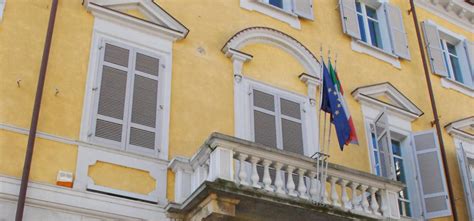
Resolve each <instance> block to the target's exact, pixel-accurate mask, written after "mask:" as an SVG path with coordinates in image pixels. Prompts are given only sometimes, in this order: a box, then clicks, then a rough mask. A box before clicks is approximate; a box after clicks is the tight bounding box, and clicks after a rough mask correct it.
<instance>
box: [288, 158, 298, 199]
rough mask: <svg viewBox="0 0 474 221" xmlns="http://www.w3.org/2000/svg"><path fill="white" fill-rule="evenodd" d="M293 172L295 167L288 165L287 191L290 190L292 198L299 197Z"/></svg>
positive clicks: (289, 193)
mask: <svg viewBox="0 0 474 221" xmlns="http://www.w3.org/2000/svg"><path fill="white" fill-rule="evenodd" d="M293 170H295V167H293V166H290V165H288V166H287V167H286V172H287V177H288V178H287V182H286V189H287V190H288V195H290V196H297V194H296V191H295V182H293Z"/></svg>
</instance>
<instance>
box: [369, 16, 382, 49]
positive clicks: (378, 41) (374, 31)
mask: <svg viewBox="0 0 474 221" xmlns="http://www.w3.org/2000/svg"><path fill="white" fill-rule="evenodd" d="M369 32H370V38H371V40H372V42H371V43H372V45H373V46H375V47H378V48H382V37H381V35H380V28H379V23H378V22H376V21H373V20H371V19H369Z"/></svg>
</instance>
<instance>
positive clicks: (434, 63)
mask: <svg viewBox="0 0 474 221" xmlns="http://www.w3.org/2000/svg"><path fill="white" fill-rule="evenodd" d="M422 27H423V33H424V37H425V44H426V50H427V53H428V56H429V60H430V64H431V71H432V72H433V73H434V74H437V75H441V76H443V77H447V76H448V70H447V69H446V65H445V63H444V57H443V51H442V49H441V40H440V37H439V32H438V28H437V27H436V25H433V24H430V23H428V22H422Z"/></svg>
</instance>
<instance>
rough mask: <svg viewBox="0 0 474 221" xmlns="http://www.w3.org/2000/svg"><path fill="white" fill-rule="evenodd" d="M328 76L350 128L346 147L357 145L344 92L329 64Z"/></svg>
mask: <svg viewBox="0 0 474 221" xmlns="http://www.w3.org/2000/svg"><path fill="white" fill-rule="evenodd" d="M329 74H330V76H331V80H332V81H333V82H334V85H336V89H337V91H338V96H339V100H340V102H341V104H342V108H343V109H344V113H345V114H346V118H347V121H348V122H349V126H350V128H351V133H350V136H349V139H348V140H346V145H347V144H349V143H352V144H359V140H358V139H357V134H356V131H355V127H354V122H352V116H351V113H350V112H349V108H347V103H346V100H345V99H344V90H343V89H342V85H341V81H339V77H338V76H337V72H336V70H334V68H333V67H332V64H331V62H329Z"/></svg>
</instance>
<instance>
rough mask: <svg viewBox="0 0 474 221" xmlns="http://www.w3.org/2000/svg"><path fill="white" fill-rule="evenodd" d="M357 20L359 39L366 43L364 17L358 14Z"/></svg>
mask: <svg viewBox="0 0 474 221" xmlns="http://www.w3.org/2000/svg"><path fill="white" fill-rule="evenodd" d="M357 20H359V30H360V38H361V40H362V41H363V42H367V36H366V35H365V26H364V17H362V15H359V14H358V15H357Z"/></svg>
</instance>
